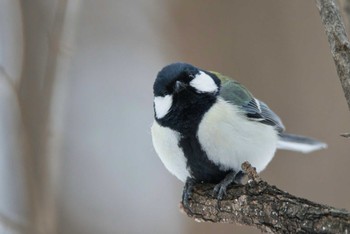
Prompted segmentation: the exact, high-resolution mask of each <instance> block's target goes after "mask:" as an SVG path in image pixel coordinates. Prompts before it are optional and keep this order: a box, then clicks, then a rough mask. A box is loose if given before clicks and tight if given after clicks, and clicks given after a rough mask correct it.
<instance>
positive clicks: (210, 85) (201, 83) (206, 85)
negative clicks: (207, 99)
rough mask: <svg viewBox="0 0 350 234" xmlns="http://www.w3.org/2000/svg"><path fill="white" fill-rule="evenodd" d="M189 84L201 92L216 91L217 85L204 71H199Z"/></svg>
mask: <svg viewBox="0 0 350 234" xmlns="http://www.w3.org/2000/svg"><path fill="white" fill-rule="evenodd" d="M190 85H191V86H192V87H193V88H195V89H196V90H198V91H199V92H202V93H214V92H216V91H218V86H217V85H216V84H215V82H214V80H213V79H212V78H211V77H210V76H209V75H207V74H206V73H204V72H202V71H200V72H199V74H197V75H196V76H195V78H194V79H193V80H192V81H191V82H190Z"/></svg>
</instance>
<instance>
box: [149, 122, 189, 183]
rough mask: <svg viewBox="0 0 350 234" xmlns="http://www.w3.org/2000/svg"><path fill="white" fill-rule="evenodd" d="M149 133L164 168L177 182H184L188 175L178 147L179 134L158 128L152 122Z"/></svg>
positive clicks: (183, 157)
mask: <svg viewBox="0 0 350 234" xmlns="http://www.w3.org/2000/svg"><path fill="white" fill-rule="evenodd" d="M151 131H152V141H153V146H154V149H155V150H156V152H157V154H158V156H159V158H160V159H161V160H162V162H163V164H164V166H165V167H166V168H167V169H168V170H169V171H170V172H171V173H172V174H173V175H175V176H176V177H177V178H178V179H179V180H181V181H183V182H185V181H186V178H187V177H189V176H190V174H189V172H188V171H187V168H186V163H187V159H186V157H185V155H184V153H183V151H182V150H181V148H180V147H179V146H178V142H179V139H180V134H179V133H178V132H176V131H174V130H172V129H170V128H167V127H162V126H160V125H159V124H158V123H157V122H156V121H154V122H153V125H152V128H151Z"/></svg>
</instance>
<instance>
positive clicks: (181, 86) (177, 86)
mask: <svg viewBox="0 0 350 234" xmlns="http://www.w3.org/2000/svg"><path fill="white" fill-rule="evenodd" d="M185 88H186V84H185V83H183V82H181V81H176V83H175V92H176V93H178V92H180V91H182V90H184V89H185Z"/></svg>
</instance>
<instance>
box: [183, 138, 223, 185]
mask: <svg viewBox="0 0 350 234" xmlns="http://www.w3.org/2000/svg"><path fill="white" fill-rule="evenodd" d="M179 146H180V147H181V148H182V150H183V152H184V154H185V157H186V158H187V167H188V169H189V171H190V174H191V176H192V177H193V178H194V179H195V180H197V181H203V182H211V183H218V182H220V181H221V180H222V179H224V178H225V175H226V174H227V173H228V171H223V170H221V169H220V168H219V166H217V165H216V164H214V163H213V162H212V161H210V160H209V159H208V156H207V154H206V153H205V151H203V149H202V147H201V145H200V143H199V140H198V138H197V137H196V136H183V137H182V138H181V140H180V142H179Z"/></svg>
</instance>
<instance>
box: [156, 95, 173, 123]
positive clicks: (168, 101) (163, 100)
mask: <svg viewBox="0 0 350 234" xmlns="http://www.w3.org/2000/svg"><path fill="white" fill-rule="evenodd" d="M172 104H173V96H172V95H165V96H164V97H161V96H157V97H155V98H154V110H155V112H156V117H157V118H158V119H161V118H163V117H164V116H165V115H166V114H168V112H169V110H170V108H171V105H172Z"/></svg>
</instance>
